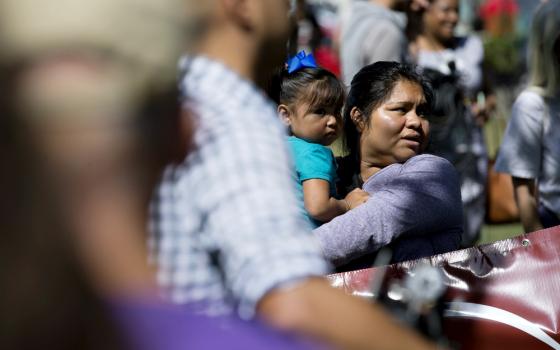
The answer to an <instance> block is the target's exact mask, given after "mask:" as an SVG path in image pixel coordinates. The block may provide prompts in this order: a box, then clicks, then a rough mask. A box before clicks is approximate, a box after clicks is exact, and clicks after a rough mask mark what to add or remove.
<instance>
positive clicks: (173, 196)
mask: <svg viewBox="0 0 560 350" xmlns="http://www.w3.org/2000/svg"><path fill="white" fill-rule="evenodd" d="M298 3H299V6H301V2H297V1H292V2H290V1H285V0H227V1H226V0H209V1H195V0H157V1H156V0H137V1H134V2H130V1H128V0H97V1H95V2H93V3H92V2H87V1H83V0H52V1H49V2H44V3H40V4H39V3H37V2H36V1H32V0H0V89H1V91H2V94H1V95H0V109H1V110H2V118H1V119H0V133H1V134H2V137H1V138H0V140H1V141H0V142H1V145H2V146H1V147H0V155H1V158H0V159H1V160H2V163H3V164H5V165H6V167H5V170H4V171H2V174H1V175H0V176H1V177H0V188H1V190H0V193H2V195H3V196H2V197H3V199H2V207H3V210H2V211H1V214H0V230H1V232H2V236H1V237H2V241H1V242H0V251H1V252H0V257H1V258H0V259H2V264H0V281H1V285H2V288H1V290H2V291H1V292H0V310H2V312H1V313H0V320H1V322H0V344H2V348H6V349H39V348H61V349H77V348H78V349H97V348H104V349H123V348H124V349H163V350H165V349H185V348H193V349H199V348H200V349H221V348H232V349H235V348H239V349H262V348H267V349H268V348H270V349H274V348H278V349H292V348H293V349H300V348H301V349H319V348H343V349H436V348H437V347H438V344H434V343H432V342H431V341H430V340H428V339H425V338H424V337H423V336H421V335H420V334H419V333H417V332H416V331H415V330H412V329H409V328H406V327H405V326H403V325H402V324H400V323H398V322H397V321H396V320H394V319H393V318H392V317H391V316H389V315H388V314H387V313H386V312H385V311H384V310H383V308H382V307H381V306H380V305H377V304H372V303H369V302H367V301H366V300H363V299H360V298H357V297H354V296H349V295H346V294H345V293H343V292H342V291H340V290H338V289H335V288H332V287H331V286H330V285H329V284H328V282H327V280H326V279H325V278H324V276H325V275H326V274H328V273H330V272H332V271H334V269H336V270H338V271H348V270H354V269H358V268H363V267H367V266H371V264H372V263H373V261H374V260H375V257H376V254H377V253H378V252H379V250H380V249H381V248H386V249H390V251H391V257H392V258H391V261H392V262H399V261H405V260H411V259H417V258H421V257H427V256H431V255H434V254H440V253H445V252H449V251H453V250H456V249H458V248H460V247H461V246H467V245H472V244H473V243H474V242H475V240H476V238H477V236H478V231H480V226H481V224H482V219H483V217H484V211H483V206H484V195H485V188H484V186H485V181H484V179H485V169H486V168H485V167H486V165H487V161H486V158H485V148H484V143H483V140H482V137H481V131H480V130H481V129H480V128H481V125H482V124H483V123H484V121H485V119H486V118H487V116H488V113H490V112H491V110H492V108H493V98H492V92H491V90H490V89H489V88H488V87H487V86H486V84H485V83H484V72H483V70H482V46H481V44H480V41H479V40H478V39H477V38H476V37H467V38H461V37H456V36H455V34H454V29H455V26H456V25H457V17H458V8H459V3H458V0H387V1H381V0H369V1H356V2H355V3H353V4H352V5H351V6H354V7H352V8H351V10H350V16H349V17H348V18H347V21H348V22H346V23H345V24H344V26H343V30H342V32H341V39H340V40H341V45H340V50H341V51H340V52H341V55H340V58H341V65H342V70H341V71H342V77H337V76H336V75H335V74H334V73H332V72H330V71H329V70H327V69H325V68H322V67H320V66H319V65H318V64H317V62H316V60H315V59H314V57H313V55H312V54H310V53H305V52H301V53H297V54H296V55H289V54H288V48H289V47H290V45H289V39H290V37H293V36H294V35H293V34H294V27H293V25H294V21H293V15H294V12H297V11H295V10H296V9H297V8H298V6H297V5H298ZM407 18H408V30H407ZM413 26H414V28H415V29H411V28H412V27H413ZM411 33H413V34H414V35H412V34H411ZM531 43H532V46H531V48H530V58H531V59H530V67H529V68H530V73H531V80H530V82H529V85H528V87H527V89H526V90H525V91H524V92H523V93H522V94H521V95H520V96H519V98H518V100H517V101H516V103H515V105H514V107H513V114H512V119H511V123H510V125H509V126H508V129H507V132H506V138H505V141H504V145H503V146H502V148H501V153H500V155H499V157H498V161H497V163H496V168H497V169H498V170H500V171H504V172H508V173H510V174H511V175H512V177H513V183H514V186H515V194H516V200H517V202H518V205H519V208H520V213H521V219H522V222H523V225H524V227H525V229H526V230H527V231H531V230H536V229H539V228H543V227H550V226H554V225H558V224H560V219H559V217H560V207H559V205H560V193H558V191H557V188H559V185H560V184H559V183H558V182H559V181H560V176H559V175H558V171H559V169H560V164H559V162H560V160H559V159H558V154H560V152H558V151H560V149H558V148H559V145H560V143H559V142H558V137H560V136H559V135H558V132H559V131H558V128H556V127H555V125H556V124H558V123H560V121H558V120H557V119H558V118H560V112H559V111H560V109H559V108H560V107H559V106H560V104H559V103H560V83H559V82H560V0H547V1H543V4H542V5H541V6H539V8H538V10H537V12H536V14H535V16H534V21H533V28H532V32H531ZM287 58H288V59H287ZM177 81H178V82H179V83H178V84H177ZM438 82H442V84H441V86H440V85H438ZM446 84H447V85H446ZM442 86H443V87H444V88H442ZM446 92H447V93H448V94H447V95H446ZM449 92H451V94H449ZM431 135H434V136H433V138H432V136H431ZM339 138H341V139H342V145H343V150H344V153H343V154H342V155H341V156H339V157H335V155H334V154H333V152H332V150H331V148H329V146H330V145H331V144H332V143H333V142H334V141H335V140H337V139H339ZM439 345H441V344H439Z"/></svg>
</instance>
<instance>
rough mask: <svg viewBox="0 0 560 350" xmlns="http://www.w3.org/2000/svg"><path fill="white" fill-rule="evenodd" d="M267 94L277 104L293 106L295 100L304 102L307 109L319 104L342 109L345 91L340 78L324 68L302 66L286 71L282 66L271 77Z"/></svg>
mask: <svg viewBox="0 0 560 350" xmlns="http://www.w3.org/2000/svg"><path fill="white" fill-rule="evenodd" d="M269 94H270V97H271V98H272V99H273V100H274V101H275V102H276V103H277V104H285V105H287V106H293V105H294V104H295V103H296V102H305V103H307V104H309V110H313V109H315V108H316V107H318V106H319V104H326V105H329V106H335V107H336V110H342V106H343V105H344V95H345V91H344V86H343V85H342V83H341V82H340V80H339V79H338V78H337V77H336V76H335V75H334V74H333V73H331V72H329V71H328V70H326V69H323V68H303V69H300V70H298V71H296V72H293V73H288V71H287V69H285V68H284V69H282V71H280V72H279V73H277V74H276V75H275V76H274V77H273V79H272V83H271V87H270V90H269Z"/></svg>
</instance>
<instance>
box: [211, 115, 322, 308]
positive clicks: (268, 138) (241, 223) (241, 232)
mask: <svg viewBox="0 0 560 350" xmlns="http://www.w3.org/2000/svg"><path fill="white" fill-rule="evenodd" d="M265 110H268V109H265ZM266 117H270V118H271V119H270V120H268V119H267V118H266ZM274 118H275V115H274V113H273V112H272V113H270V114H267V115H266V116H263V115H254V114H253V115H251V114H245V115H243V116H235V117H234V118H230V119H229V120H228V121H225V122H224V124H225V125H222V126H221V127H220V128H219V130H217V131H216V132H217V133H218V134H216V135H214V137H212V139H213V140H214V143H215V144H214V147H212V148H208V149H206V151H209V152H212V154H207V155H205V156H207V157H212V159H213V160H214V161H212V162H211V164H208V165H209V166H211V167H212V169H208V172H209V173H212V174H213V176H212V177H213V178H216V179H219V180H217V181H211V182H208V186H209V187H207V188H206V189H205V190H204V191H205V192H206V194H207V195H206V196H205V201H204V205H205V208H202V211H204V212H207V213H209V214H208V217H207V225H208V226H209V230H208V231H209V232H211V235H212V241H213V242H214V244H216V245H217V250H218V251H219V253H220V254H219V260H220V263H221V265H222V268H223V270H224V279H225V283H226V285H227V288H228V289H229V291H230V293H231V295H233V297H234V299H235V302H236V305H237V308H238V310H237V311H238V313H239V315H240V316H241V317H243V318H251V317H252V316H253V315H254V312H255V307H256V304H257V303H258V301H259V300H260V299H261V298H262V297H263V296H264V295H265V294H266V293H267V292H268V291H270V290H271V289H274V288H276V287H280V286H282V285H284V284H286V283H291V282H294V281H297V280H299V279H302V278H305V277H308V276H314V275H322V274H324V273H326V272H327V266H326V263H325V262H324V260H323V258H322V254H321V251H320V248H319V245H318V244H317V242H315V239H314V238H313V236H312V234H311V230H310V228H309V227H308V224H307V222H306V221H305V220H304V218H303V217H302V216H301V213H300V212H299V209H298V205H297V200H296V196H295V188H294V183H293V182H292V181H293V180H292V179H291V178H290V174H291V169H290V164H291V160H290V159H289V155H288V150H287V145H286V144H285V139H284V137H283V135H282V131H281V129H280V127H278V125H277V124H276V123H275V122H276V120H274ZM216 129H218V128H216Z"/></svg>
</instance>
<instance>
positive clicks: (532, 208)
mask: <svg viewBox="0 0 560 350" xmlns="http://www.w3.org/2000/svg"><path fill="white" fill-rule="evenodd" d="M559 147H560V1H559V0H548V1H542V3H541V5H540V6H539V7H538V9H537V11H536V13H535V15H534V16H533V23H532V28H531V32H530V37H529V83H528V87H527V88H526V89H525V90H524V91H523V92H522V93H521V94H520V95H519V96H518V97H517V99H516V101H515V103H514V105H513V109H512V114H511V119H510V121H509V123H508V126H507V129H506V132H505V135H504V139H503V142H502V145H501V147H500V152H499V154H498V158H497V160H496V165H495V168H496V171H500V172H504V173H508V174H510V175H511V176H512V181H513V187H514V194H515V200H516V202H517V206H518V208H519V214H520V218H521V223H522V224H523V228H524V230H525V232H533V231H536V230H539V229H542V228H546V227H552V226H556V225H560V148H559Z"/></svg>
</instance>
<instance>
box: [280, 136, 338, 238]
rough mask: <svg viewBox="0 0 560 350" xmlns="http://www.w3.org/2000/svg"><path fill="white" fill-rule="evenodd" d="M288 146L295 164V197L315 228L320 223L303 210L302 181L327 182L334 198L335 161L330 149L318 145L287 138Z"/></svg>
mask: <svg viewBox="0 0 560 350" xmlns="http://www.w3.org/2000/svg"><path fill="white" fill-rule="evenodd" d="M288 144H289V145H290V149H291V151H292V155H293V159H294V163H295V168H296V169H295V170H296V171H295V177H296V178H295V182H296V186H297V196H298V200H299V203H300V206H301V209H302V211H303V212H304V214H305V216H306V217H307V218H308V219H309V222H310V223H311V225H312V226H313V228H316V227H318V226H320V225H321V224H322V222H320V221H317V220H315V219H313V218H312V217H311V216H309V214H308V213H307V211H306V210H305V205H304V202H303V181H305V180H310V179H321V180H325V181H328V182H329V185H330V186H329V187H330V196H331V197H336V181H337V175H336V161H335V159H334V155H333V153H332V151H331V149H330V148H328V147H325V146H323V145H320V144H318V143H311V142H307V141H305V140H302V139H300V138H297V137H295V136H289V137H288Z"/></svg>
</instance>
